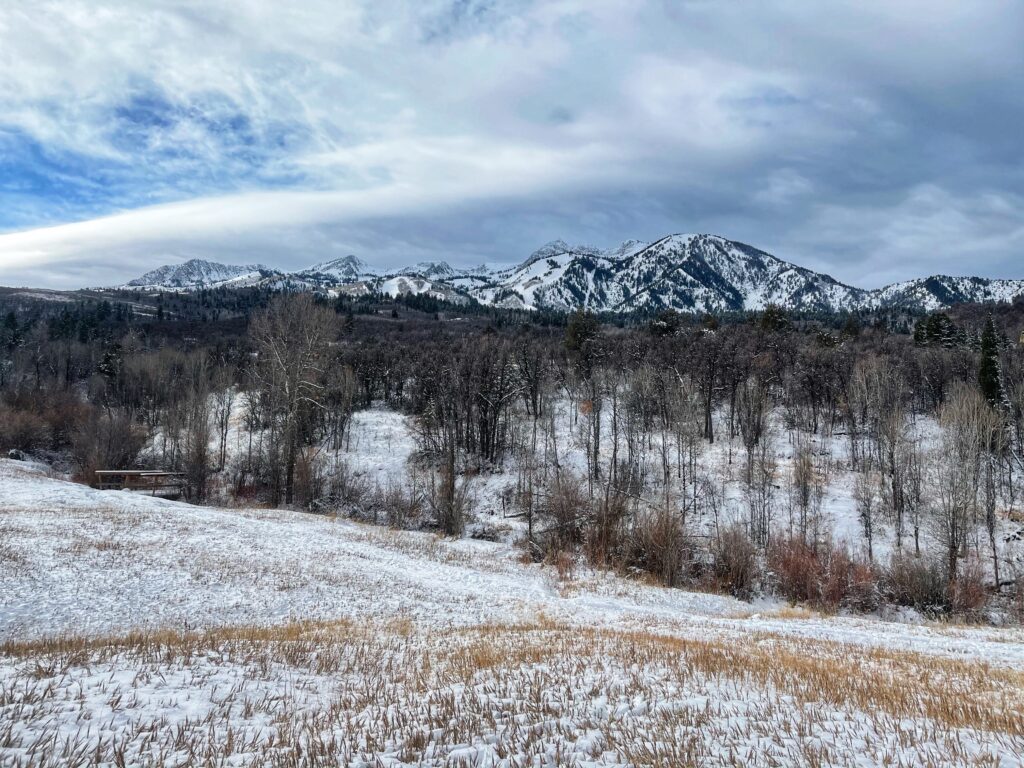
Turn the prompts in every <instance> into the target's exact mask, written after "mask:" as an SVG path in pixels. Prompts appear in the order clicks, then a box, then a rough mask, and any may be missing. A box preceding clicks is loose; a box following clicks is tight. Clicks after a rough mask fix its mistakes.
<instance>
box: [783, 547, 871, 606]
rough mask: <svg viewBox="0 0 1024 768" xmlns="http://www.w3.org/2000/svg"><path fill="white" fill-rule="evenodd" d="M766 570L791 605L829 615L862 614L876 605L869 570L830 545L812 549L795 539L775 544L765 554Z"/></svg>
mask: <svg viewBox="0 0 1024 768" xmlns="http://www.w3.org/2000/svg"><path fill="white" fill-rule="evenodd" d="M768 567H769V569H770V570H771V572H772V574H773V576H774V580H775V588H776V589H777V591H778V592H779V594H781V595H782V596H783V597H785V598H787V599H788V600H790V601H791V602H794V603H807V604H808V605H812V606H814V607H816V608H820V609H823V610H829V611H834V610H837V609H838V608H852V609H855V610H861V611H865V610H873V609H874V608H876V607H877V605H878V587H877V578H876V575H875V573H874V571H873V570H872V568H871V567H870V566H869V565H868V564H866V563H861V562H858V561H856V560H855V559H854V558H853V557H851V556H850V553H849V552H848V551H847V549H846V547H843V546H836V545H833V544H832V543H831V542H830V541H825V542H821V543H819V544H817V545H811V544H809V543H807V542H805V541H804V540H803V539H801V538H798V537H793V538H788V539H781V540H778V541H776V542H774V543H773V544H772V546H771V547H770V548H769V550H768Z"/></svg>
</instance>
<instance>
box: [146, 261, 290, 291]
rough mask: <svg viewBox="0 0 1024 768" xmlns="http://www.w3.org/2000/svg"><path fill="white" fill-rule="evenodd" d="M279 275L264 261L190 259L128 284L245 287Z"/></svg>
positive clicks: (173, 287)
mask: <svg viewBox="0 0 1024 768" xmlns="http://www.w3.org/2000/svg"><path fill="white" fill-rule="evenodd" d="M280 274H281V273H280V272H278V271H276V270H273V269H270V268H269V267H264V266H263V265H262V264H246V265H237V264H218V263H217V262H214V261H204V260H203V259H190V260H189V261H186V262H184V263H183V264H168V265H166V266H163V267H158V268H157V269H154V270H153V271H152V272H147V273H146V274H144V275H142V277H138V278H136V279H135V280H132V281H130V282H129V283H128V284H127V286H126V287H130V288H148V289H154V288H156V289H166V290H172V291H175V290H178V291H181V290H185V291H187V290H197V289H199V288H216V287H219V286H225V285H234V286H237V287H242V286H244V285H253V284H255V283H258V282H259V281H261V280H265V279H267V278H271V277H274V276H276V275H280Z"/></svg>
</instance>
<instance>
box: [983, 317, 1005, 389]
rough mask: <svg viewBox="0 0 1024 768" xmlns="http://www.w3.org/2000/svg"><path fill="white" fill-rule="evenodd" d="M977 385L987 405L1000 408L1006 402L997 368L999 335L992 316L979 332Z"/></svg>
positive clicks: (1000, 375) (998, 368)
mask: <svg viewBox="0 0 1024 768" xmlns="http://www.w3.org/2000/svg"><path fill="white" fill-rule="evenodd" d="M978 385H979V386H980V387H981V394H982V395H984V396H985V399H986V400H988V402H989V405H992V406H996V407H998V406H1001V405H1002V404H1003V403H1004V402H1005V401H1006V393H1005V391H1004V390H1003V375H1002V371H1001V370H1000V366H999V333H998V332H997V331H996V324H995V322H994V321H993V320H992V315H989V316H988V320H986V321H985V329H984V330H983V331H982V332H981V362H980V364H979V366H978Z"/></svg>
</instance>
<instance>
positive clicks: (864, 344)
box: [0, 291, 1024, 621]
mask: <svg viewBox="0 0 1024 768" xmlns="http://www.w3.org/2000/svg"><path fill="white" fill-rule="evenodd" d="M16 298H17V297H12V296H0V309H2V313H0V449H2V451H3V455H5V456H9V457H10V458H13V459H33V460H37V461H41V462H44V463H46V464H48V465H50V466H51V467H53V469H54V471H55V472H58V473H63V474H65V475H67V476H69V477H73V478H74V479H75V480H77V481H79V482H83V483H94V482H95V480H96V475H95V472H96V471H97V470H101V469H131V468H152V469H160V470H169V471H177V472H181V473H183V474H184V478H185V491H184V493H185V497H186V498H187V499H188V500H189V501H191V502H193V503H195V504H204V503H216V504H220V505H231V504H236V505H239V506H270V507H289V508H293V509H300V510H306V511H309V512H311V513H316V514H331V515H344V516H347V517H351V518H355V519H358V520H363V521H367V522H373V523H379V524H384V525H391V526H395V527H403V528H422V529H432V530H436V531H438V532H439V533H441V534H443V535H446V536H462V535H472V536H480V537H493V536H502V535H512V536H514V537H515V538H516V542H517V543H518V544H519V545H520V546H521V548H522V552H523V557H524V558H525V559H528V560H532V561H540V562H546V563H550V564H551V565H553V566H554V567H556V568H558V569H559V571H560V572H561V571H571V569H572V568H574V567H580V566H585V567H593V568H599V569H609V570H613V571H616V572H619V573H623V574H627V575H632V576H635V577H637V578H645V579H649V580H653V581H655V582H657V583H660V584H663V585H665V586H667V587H690V588H699V589H707V590H712V591H720V592H728V593H730V594H733V595H735V596H738V597H741V598H744V599H750V598H754V597H756V596H758V595H762V594H775V595H779V596H782V597H784V598H786V599H789V600H790V601H792V602H794V603H800V604H806V605H809V606H813V607H816V608H819V609H822V610H829V611H836V610H844V611H865V612H875V611H882V610H892V609H897V608H903V609H908V610H914V611H917V612H919V613H921V614H924V615H928V616H958V617H964V618H968V619H971V620H978V621H988V620H992V621H1006V620H1014V621H1020V619H1021V617H1022V615H1024V559H1022V555H1021V549H1020V547H1021V546H1022V545H1021V543H1020V542H1021V539H1024V511H1022V510H1024V506H1022V497H1024V483H1022V481H1021V478H1022V476H1024V463H1022V457H1024V348H1022V345H1021V344H1020V343H1019V340H1020V339H1021V338H1022V337H1021V332H1022V328H1024V306H1022V305H1020V304H1016V305H993V306H981V305H963V306H959V307H954V308H953V309H952V310H950V311H948V312H935V313H930V314H926V315H921V316H916V317H892V316H871V315H859V316H856V315H854V316H845V317H832V316H830V317H806V316H803V317H801V316H794V315H790V314H788V313H786V312H785V311H783V310H781V309H779V308H776V307H769V308H768V309H766V310H765V311H763V312H756V313H753V312H752V313H742V314H736V315H731V316H723V317H710V316H708V317H696V316H689V315H682V314H677V313H674V312H662V313H659V314H657V315H655V316H651V317H628V318H623V317H597V316H594V315H592V314H588V313H586V312H582V311H580V312H576V313H574V314H572V315H569V316H560V315H554V314H551V315H542V314H539V313H533V314H531V313H527V312H520V313H514V312H502V311H498V310H484V309H482V308H479V307H477V308H474V307H469V308H467V307H455V306H448V305H446V304H445V303H444V302H441V301H437V300H434V299H428V298H424V297H408V298H405V299H398V300H391V299H387V298H386V297H382V296H369V297H360V298H346V297H340V298H335V299H329V298H325V297H318V296H316V295H313V294H307V293H303V294H276V293H272V292H258V291H254V292H246V291H219V292H199V293H197V294H160V295H154V294H134V295H132V294H130V293H117V292H111V293H110V294H108V295H104V296H93V297H81V298H80V299H79V300H78V301H75V302H52V301H50V302H47V301H26V300H24V299H18V300H15V299H16ZM381 410H384V411H388V412H394V413H399V414H402V416H403V417H404V418H405V419H406V421H405V423H407V424H408V425H409V436H410V439H411V440H413V441H414V448H415V450H414V451H413V453H412V456H411V458H410V460H409V462H408V463H407V465H406V466H405V467H404V469H403V472H402V476H400V477H395V478H392V481H391V482H389V483H387V484H386V485H382V484H380V483H376V484H373V483H370V482H369V481H368V480H367V479H366V478H365V477H360V476H359V474H358V473H356V472H353V471H352V468H351V467H350V466H349V463H348V462H347V461H346V455H347V453H348V452H349V451H350V449H351V445H350V439H351V432H352V425H353V421H354V419H355V418H356V417H357V416H358V414H360V413H363V412H373V411H381ZM482 489H483V490H482ZM484 506H487V507H488V508H489V510H490V511H491V513H493V511H494V509H496V508H499V507H500V511H501V514H500V520H501V521H509V520H510V521H513V522H512V523H511V524H509V525H511V527H509V525H506V526H505V527H504V528H503V527H502V525H496V524H494V523H493V521H490V518H487V519H485V516H484V515H483V514H482V508H483V507H484Z"/></svg>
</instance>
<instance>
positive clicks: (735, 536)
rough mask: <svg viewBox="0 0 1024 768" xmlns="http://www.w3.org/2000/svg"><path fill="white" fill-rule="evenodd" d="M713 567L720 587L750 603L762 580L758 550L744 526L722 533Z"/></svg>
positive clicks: (714, 546)
mask: <svg viewBox="0 0 1024 768" xmlns="http://www.w3.org/2000/svg"><path fill="white" fill-rule="evenodd" d="M712 558H713V560H712V568H713V573H714V578H715V581H716V582H717V585H718V586H719V587H720V588H722V589H725V590H727V591H728V592H729V594H731V595H733V596H735V597H738V598H741V599H744V600H748V599H750V597H751V596H753V593H754V590H755V589H756V588H757V582H758V579H759V577H760V567H759V562H758V557H757V548H756V547H755V546H754V543H753V542H752V541H751V540H750V537H749V536H747V532H746V531H745V530H744V529H743V527H742V526H738V525H735V526H731V527H729V528H727V529H725V530H724V531H722V534H721V536H719V538H718V540H717V541H716V542H715V543H714V545H713V551H712Z"/></svg>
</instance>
